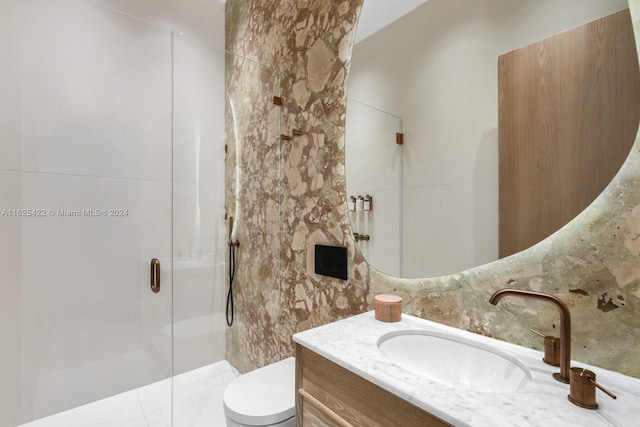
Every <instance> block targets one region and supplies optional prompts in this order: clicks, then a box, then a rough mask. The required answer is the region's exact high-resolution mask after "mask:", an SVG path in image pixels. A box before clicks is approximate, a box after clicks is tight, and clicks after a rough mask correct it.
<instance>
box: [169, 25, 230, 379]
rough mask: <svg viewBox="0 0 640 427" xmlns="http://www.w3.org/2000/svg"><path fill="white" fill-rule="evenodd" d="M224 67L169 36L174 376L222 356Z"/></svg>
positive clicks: (219, 56) (209, 50)
mask: <svg viewBox="0 0 640 427" xmlns="http://www.w3.org/2000/svg"><path fill="white" fill-rule="evenodd" d="M224 66H225V53H224V52H222V51H220V50H218V49H215V48H213V47H211V46H208V45H206V44H204V43H201V42H198V41H195V40H191V39H189V38H187V37H184V36H180V35H176V37H175V39H174V80H173V81H174V131H173V132H174V147H173V153H174V165H173V169H174V190H173V202H174V203H173V206H174V223H173V224H174V225H173V241H174V248H173V255H174V272H173V277H174V286H175V287H174V306H173V307H174V324H173V336H174V344H175V347H174V374H180V373H183V372H186V371H189V370H192V369H195V368H199V367H201V366H204V365H207V364H211V363H214V362H217V361H220V360H223V359H224V332H225V321H224V297H225V294H224V274H225V266H226V264H225V249H226V231H225V227H224V106H225V103H224V99H225V92H224ZM167 332H170V331H167ZM169 335H170V334H169Z"/></svg>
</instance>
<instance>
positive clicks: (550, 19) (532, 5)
mask: <svg viewBox="0 0 640 427" xmlns="http://www.w3.org/2000/svg"><path fill="white" fill-rule="evenodd" d="M399 4H400V5H404V12H408V13H406V14H405V15H404V16H402V17H400V18H399V19H396V18H397V16H393V13H391V12H389V13H387V12H385V10H384V7H385V6H388V7H390V8H391V9H402V6H399ZM627 7H628V3H627V1H626V0H480V1H477V0H428V1H423V0H394V1H390V0H364V5H363V11H362V14H361V22H360V23H359V27H358V31H359V33H357V35H356V43H355V45H354V48H353V53H352V60H351V68H350V74H349V85H348V100H347V117H346V138H345V140H346V142H345V157H346V158H345V163H346V184H347V198H348V203H347V206H348V209H349V216H350V219H351V224H352V228H353V231H354V235H355V237H356V240H358V244H359V247H360V249H361V251H362V253H363V254H364V256H365V257H366V258H367V260H368V262H369V263H370V264H371V265H372V266H374V267H375V268H377V269H378V270H380V271H382V272H384V273H387V274H389V275H392V276H399V277H407V278H418V277H433V276H441V275H446V274H452V273H455V272H459V271H462V270H465V269H468V268H471V267H474V266H478V265H482V264H485V263H487V262H491V261H494V260H496V259H498V258H499V257H500V256H504V255H508V253H506V254H505V253H504V252H503V253H501V250H500V249H499V246H500V245H499V234H500V233H499V228H502V223H500V225H499V211H500V212H501V214H502V215H503V218H506V217H510V216H511V215H514V216H515V215H516V214H518V215H521V214H522V212H515V210H516V209H512V211H508V210H507V211H506V212H507V213H506V214H505V213H504V212H505V211H504V210H503V208H504V207H505V205H506V206H508V205H509V203H508V202H507V201H505V200H507V199H506V197H507V196H505V195H504V194H505V193H504V192H503V191H502V190H499V189H500V188H503V187H504V186H505V183H509V182H516V181H518V182H520V181H521V180H523V179H525V178H523V177H522V176H519V175H518V172H519V171H522V170H523V168H520V167H518V168H516V169H517V170H515V171H511V175H502V174H503V169H504V166H505V165H506V164H512V160H510V159H509V158H507V160H505V159H504V158H503V157H502V156H503V152H506V151H507V150H504V147H503V146H502V144H503V142H502V140H503V139H507V138H504V135H505V134H509V133H510V134H512V135H513V134H515V135H517V137H516V138H515V140H518V141H520V140H522V142H518V143H519V144H522V145H523V146H529V145H527V144H530V142H531V141H529V140H527V139H526V138H524V139H523V138H520V135H521V134H522V133H523V132H520V130H519V128H518V126H522V123H524V124H525V125H526V123H527V122H528V116H527V115H531V117H532V118H533V116H535V115H537V114H538V112H539V111H546V109H548V110H549V111H550V112H547V113H546V114H548V115H550V116H553V114H554V112H553V111H554V110H553V108H548V105H555V104H553V103H554V102H556V101H554V100H553V99H551V98H549V99H544V102H546V103H547V104H544V105H547V107H545V106H544V105H543V104H542V103H540V104H537V103H538V102H539V100H538V99H537V98H534V97H533V95H536V96H537V95H539V94H540V93H541V92H544V91H545V88H549V87H551V86H549V84H550V83H552V82H554V81H555V80H554V79H555V77H553V76H552V75H549V76H547V80H546V81H545V77H544V76H543V77H542V78H541V80H539V81H538V80H535V82H534V83H532V82H533V81H534V76H533V74H534V73H532V72H531V73H530V72H529V69H530V68H527V67H529V66H528V65H527V67H522V66H521V67H520V68H518V67H514V66H512V65H513V64H511V63H510V62H509V63H507V62H508V61H505V63H507V64H506V65H505V67H507V66H512V68H510V69H509V70H508V72H510V73H512V75H515V76H522V75H523V74H527V76H528V77H529V79H528V80H527V79H520V80H517V79H515V80H514V79H513V78H511V79H509V77H508V76H507V77H505V76H504V75H502V74H501V77H500V78H501V79H504V81H505V82H508V83H504V84H502V83H501V84H502V85H503V86H504V87H503V86H500V88H499V79H498V74H499V67H498V62H499V58H500V57H501V56H505V54H508V53H510V52H518V50H519V49H521V48H524V47H526V46H531V45H532V44H534V43H538V42H540V41H542V40H546V39H548V38H550V37H552V36H555V35H558V34H560V33H564V32H566V31H567V30H570V29H575V28H576V27H580V26H582V25H584V24H586V23H589V22H592V21H594V20H597V19H600V18H603V17H605V16H610V15H612V14H615V13H617V12H620V11H622V10H623V9H625V8H627ZM412 8H413V9H412ZM411 9H412V10H411ZM409 10H410V11H409ZM376 16H377V17H380V16H383V17H384V16H387V17H388V19H387V21H384V20H382V21H380V22H378V23H377V24H375V23H374V24H371V21H375V17H376ZM393 19H396V20H395V21H394V22H391V23H389V21H390V20H393ZM600 27H603V30H602V31H604V27H607V28H606V29H607V30H609V25H608V24H607V25H604V24H603V25H601V26H596V27H594V28H595V31H592V30H588V31H590V33H588V34H591V33H593V34H595V36H594V37H600ZM372 28H373V29H372ZM629 28H630V23H629ZM361 29H362V31H364V32H365V34H361V33H360V31H361ZM376 29H378V30H377V31H376ZM611 31H614V32H615V31H618V29H617V28H612V29H611ZM575 37H576V41H573V42H567V43H564V42H562V43H564V44H566V46H564V45H563V46H556V45H554V44H553V43H556V42H551V43H552V44H551V45H540V46H543V47H538V46H534V49H533V50H531V51H529V52H528V54H529V55H530V58H533V60H532V63H536V61H537V63H542V64H544V65H549V63H550V60H548V58H550V57H551V54H552V53H553V52H556V51H558V49H560V48H562V49H573V48H575V46H576V44H579V43H582V41H581V40H582V39H580V37H582V36H580V35H578V36H575ZM589 37H590V36H589ZM630 37H631V43H632V44H633V45H632V46H631V48H630V49H634V48H635V44H634V42H633V36H632V35H630ZM614 39H615V37H614ZM545 43H546V42H545ZM562 43H560V44H562ZM615 43H617V41H616V42H615ZM616 46H617V45H616ZM605 48H606V47H605ZM536 49H537V50H536ZM632 52H633V50H632ZM629 56H630V57H631V58H633V59H634V60H635V57H634V56H633V55H629ZM505 57H506V58H510V57H507V56H505ZM518 58H520V57H518ZM559 58H564V56H562V55H561V54H560V56H559ZM518 61H520V63H522V62H523V60H522V59H518ZM565 62H566V61H565ZM510 64H511V65H510ZM564 65H565V66H567V67H576V66H575V64H564ZM501 66H502V65H501ZM554 67H555V65H554ZM594 67H595V69H596V72H594V73H592V74H593V76H595V77H593V78H595V79H599V78H600V77H599V74H598V73H599V72H600V71H598V70H600V69H602V68H603V66H602V64H596V65H594ZM635 67H636V69H637V61H636V62H635ZM569 69H570V70H573V69H571V68H569ZM636 71H637V70H636ZM500 73H503V72H502V70H501V71H500ZM571 73H574V71H571V72H570V73H569V75H570V76H571V79H574V80H579V79H578V77H579V76H578V74H580V73H582V74H588V73H589V72H588V71H585V70H584V69H576V71H575V73H576V74H575V76H574V75H573V74H571ZM504 74H505V75H506V73H504ZM529 74H531V76H529ZM543 74H544V73H543ZM605 74H606V73H605ZM615 84H620V83H619V82H618V83H615ZM507 86H509V87H508V88H507V89H506V90H505V92H504V93H508V96H507V95H503V89H504V88H505V87H507ZM515 86H520V87H529V89H531V87H533V90H530V91H529V93H527V96H531V98H527V99H528V101H527V102H524V103H523V102H522V100H521V99H520V98H522V97H523V96H524V95H520V93H521V92H515V91H513V90H512V89H513V87H515ZM589 86H590V85H589V84H586V87H589ZM580 90H581V89H580ZM622 92H624V90H623V91H622ZM525 93H526V91H525ZM580 93H581V94H582V93H583V92H580ZM532 94H533V95H532ZM599 95H601V94H592V93H589V92H584V95H579V96H582V97H587V96H592V97H595V96H599ZM499 99H500V102H499ZM514 99H516V101H518V102H521V104H524V105H525V106H527V107H528V108H530V110H527V111H526V112H524V113H522V114H521V115H520V118H519V120H520V122H518V123H520V124H517V125H516V126H515V130H514V128H513V126H512V128H510V130H509V129H508V127H503V122H506V121H511V122H513V121H512V120H511V119H510V118H509V119H508V120H505V119H501V125H500V127H499V106H500V108H501V110H500V117H503V116H502V114H503V113H506V114H511V113H512V112H513V111H515V110H518V111H519V110H522V107H521V106H520V104H518V105H516V104H509V102H513V100H514ZM593 99H596V98H593ZM597 99H601V98H597ZM593 102H596V101H593ZM589 105H591V104H589ZM598 108H601V109H603V108H604V107H602V106H599V107H598ZM604 109H606V108H604ZM586 110H588V111H586V112H585V111H579V112H577V113H576V114H574V115H573V116H572V117H571V120H573V121H575V122H576V123H577V124H576V126H578V125H579V124H581V123H589V122H591V123H592V124H593V123H596V124H595V125H593V126H598V127H600V128H601V127H607V126H608V127H612V126H611V124H607V123H601V122H602V121H603V120H600V119H598V120H600V122H599V121H598V120H593V119H589V114H591V113H590V112H589V111H591V110H592V108H591V107H590V106H587V107H586ZM558 114H560V113H558ZM562 114H564V113H562ZM509 117H511V116H509ZM532 121H533V120H532ZM537 121H538V122H542V123H544V117H543V118H542V119H541V118H540V117H538V119H537ZM627 121H631V122H633V125H632V127H637V117H636V118H634V117H630V120H627ZM616 126H617V125H616ZM505 129H507V130H505ZM585 129H586V128H585ZM592 130H593V129H591V130H589V129H586V130H585V132H591V131H592ZM635 131H636V129H635V128H634V129H633V130H632V131H629V132H628V133H629V135H631V136H630V137H625V138H619V137H616V138H615V139H616V140H619V139H625V141H622V144H623V145H624V147H623V148H622V149H621V150H622V152H621V154H618V155H617V158H616V159H614V161H613V162H614V163H615V166H613V167H612V169H613V170H612V171H611V173H610V174H609V175H607V176H608V178H605V179H608V180H610V179H611V178H612V177H613V176H614V175H615V172H616V171H617V170H618V169H619V167H620V166H621V165H622V163H623V162H624V159H625V158H626V156H627V154H628V152H629V150H630V148H631V144H632V143H633V139H634V137H635ZM528 132H530V133H531V132H533V133H536V134H540V135H541V137H540V138H541V139H544V138H545V135H544V132H542V133H541V132H538V131H536V130H528ZM550 132H551V133H553V132H556V131H555V130H554V131H550ZM573 133H575V132H573ZM499 134H500V135H501V136H500V138H499ZM519 138H520V139H519ZM499 139H500V144H501V145H500V149H499ZM534 139H535V138H534ZM578 139H579V138H578ZM605 139H607V138H605ZM547 140H549V141H550V143H551V144H555V145H556V146H558V145H562V144H564V143H565V138H564V136H562V135H561V136H559V137H558V136H557V135H556V136H555V137H554V138H550V137H549V138H547ZM604 142H605V143H609V141H604ZM618 145H619V144H618ZM536 150H537V151H536ZM589 150H591V149H590V148H589V149H588V150H586V151H589ZM605 150H608V148H607V147H606V146H605ZM618 151H620V150H618ZM538 152H541V153H542V154H544V152H545V148H540V149H533V151H532V152H529V153H527V152H526V150H525V151H523V150H520V151H517V153H516V154H513V153H512V154H510V156H514V157H513V162H515V161H520V162H522V161H523V160H524V161H529V162H533V163H534V169H535V168H538V170H539V172H540V171H543V170H544V167H545V165H544V163H545V160H544V159H542V160H541V158H540V157H537V156H538ZM567 156H570V157H572V156H573V155H567ZM555 157H561V156H555ZM499 158H500V161H499ZM562 160H563V159H562V158H556V159H555V160H554V161H559V162H560V163H550V165H552V166H549V167H553V168H554V170H556V171H557V170H561V169H562V168H563V163H562ZM565 160H566V159H565ZM499 163H501V165H499ZM513 164H516V163H513ZM499 166H500V167H499ZM572 167H573V166H572ZM512 169H513V168H512ZM578 169H580V166H578ZM499 170H500V173H499ZM592 172H593V170H592ZM581 173H582V172H581ZM584 173H585V174H587V175H591V174H590V172H589V171H584ZM578 176H579V175H578ZM505 177H506V178H505ZM528 179H531V180H534V183H535V184H538V185H539V184H542V183H543V181H541V180H542V179H543V178H542V177H541V175H539V176H538V177H533V178H531V177H529V178H528ZM578 180H579V181H580V179H578ZM499 182H500V184H499ZM607 182H608V181H607ZM555 184H558V185H561V184H562V185H564V184H563V183H561V182H558V183H556V182H554V183H552V185H555ZM523 185H524V186H521V187H519V188H520V189H522V188H525V189H527V188H529V187H527V185H528V184H526V183H525V184H523ZM545 185H546V184H544V185H542V187H543V189H545ZM605 185H606V182H605V183H604V184H602V186H601V188H600V189H599V190H598V192H599V191H602V189H604V186H605ZM543 193H545V192H544V191H543ZM515 194H516V195H519V196H522V197H523V198H527V197H528V198H529V202H530V203H534V204H536V206H537V207H540V208H541V209H542V210H545V211H548V212H552V211H554V210H558V211H559V210H560V207H561V205H562V202H563V201H564V199H566V197H564V196H562V197H560V196H553V193H552V192H548V196H545V194H534V192H532V193H531V194H528V190H515ZM367 196H369V198H367ZM596 196H597V193H596V194H595V195H593V196H591V198H590V199H589V201H588V202H587V204H588V203H590V202H591V201H592V200H593V199H595V197H596ZM360 197H361V199H360ZM509 197H513V195H511V196H509ZM558 198H560V199H562V200H558ZM499 199H500V202H499ZM367 202H368V203H367ZM499 206H500V209H499ZM585 207H586V204H585V205H584V206H582V207H581V209H584V208H585ZM577 213H579V211H578V212H576V213H575V214H577ZM575 214H574V215H575ZM525 220H527V221H529V223H530V224H533V223H534V222H535V219H526V215H525ZM561 221H562V222H561V223H559V224H552V225H551V229H548V227H547V229H545V230H544V231H543V232H542V233H543V234H544V233H546V234H544V235H542V236H541V237H540V238H539V239H538V240H542V239H543V238H544V237H546V236H548V235H549V234H551V233H553V232H554V231H556V230H557V229H559V228H560V227H561V226H562V225H564V224H566V222H568V219H566V218H565V219H562V220H561ZM526 226H527V225H525V226H524V227H526ZM504 234H507V233H503V235H504ZM538 240H536V241H538ZM500 241H501V240H500ZM534 243H535V242H528V243H526V246H530V245H531V244H534ZM501 245H502V243H501ZM524 248H525V247H521V248H520V249H518V250H521V249H524Z"/></svg>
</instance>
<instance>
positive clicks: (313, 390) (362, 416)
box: [296, 344, 451, 427]
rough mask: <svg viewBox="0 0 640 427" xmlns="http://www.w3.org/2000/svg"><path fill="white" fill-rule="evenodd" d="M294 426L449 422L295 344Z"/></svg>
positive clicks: (422, 426) (427, 426) (359, 426)
mask: <svg viewBox="0 0 640 427" xmlns="http://www.w3.org/2000/svg"><path fill="white" fill-rule="evenodd" d="M296 426H297V427H303V426H304V427H327V426H330V427H333V426H336V427H364V426H385V427H387V426H388V427H397V426H406V427H411V426H420V427H430V426H435V427H440V426H451V424H449V423H447V422H445V421H443V420H441V419H439V418H437V417H435V416H434V415H432V414H430V413H428V412H426V411H424V410H423V409H420V408H418V407H417V406H415V405H412V404H411V403H409V402H407V401H406V400H403V399H401V398H399V397H398V396H396V395H394V394H392V393H389V392H388V391H386V390H384V389H382V388H380V387H378V386H377V385H375V384H373V383H371V382H369V381H367V380H365V379H364V378H362V377H360V376H358V375H356V374H354V373H352V372H350V371H348V370H347V369H344V368H343V367H341V366H339V365H337V364H335V363H334V362H332V361H330V360H328V359H326V358H324V357H322V356H320V355H318V354H317V353H314V352H313V351H311V350H309V349H307V348H305V347H303V346H301V345H299V344H296Z"/></svg>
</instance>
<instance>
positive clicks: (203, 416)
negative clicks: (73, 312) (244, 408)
mask: <svg viewBox="0 0 640 427" xmlns="http://www.w3.org/2000/svg"><path fill="white" fill-rule="evenodd" d="M237 375H238V372H237V371H236V370H235V369H234V368H233V367H232V366H231V365H230V364H229V363H227V362H226V361H224V360H223V361H220V362H216V363H214V364H212V365H208V366H205V367H202V368H199V369H194V370H193V371H189V372H185V373H184V374H180V375H177V376H175V377H174V378H173V426H174V427H224V425H225V422H224V411H223V409H222V395H223V393H224V389H225V387H226V386H227V384H229V383H230V382H231V380H233V379H234V378H235V377H236V376H237ZM98 426H100V427H170V426H171V379H170V378H169V379H166V380H163V381H159V382H157V383H153V384H149V385H147V386H144V387H141V388H138V389H135V390H130V391H127V392H125V393H121V394H118V395H115V396H112V397H109V398H107V399H103V400H99V401H97V402H92V403H89V404H87V405H83V406H80V407H77V408H74V409H70V410H68V411H64V412H61V413H59V414H55V415H52V416H50V417H46V418H41V419H39V420H36V421H33V422H30V423H27V424H23V425H22V426H20V427H98Z"/></svg>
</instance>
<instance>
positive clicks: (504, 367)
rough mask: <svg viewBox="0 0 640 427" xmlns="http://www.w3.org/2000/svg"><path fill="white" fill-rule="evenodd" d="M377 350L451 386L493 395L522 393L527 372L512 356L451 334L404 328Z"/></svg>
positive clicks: (388, 336)
mask: <svg viewBox="0 0 640 427" xmlns="http://www.w3.org/2000/svg"><path fill="white" fill-rule="evenodd" d="M378 350H379V351H380V353H381V354H382V355H383V356H385V357H386V358H387V359H388V360H389V361H390V362H392V363H395V364H396V365H398V366H400V367H402V368H404V369H406V370H408V371H410V372H413V373H415V374H417V375H420V376H423V377H425V378H427V379H430V380H433V381H437V382H439V383H442V384H446V385H448V386H452V387H458V388H462V389H467V390H474V391H480V392H493V393H510V392H518V391H521V390H523V389H524V388H525V387H526V386H527V384H528V383H529V382H530V381H531V379H532V377H531V373H530V372H529V369H527V367H526V366H525V365H524V364H523V363H522V362H520V361H519V360H518V359H516V358H515V357H513V356H511V355H509V354H507V353H504V352H502V351H500V350H497V349H495V348H492V347H490V346H487V345H483V344H481V343H477V342H473V341H470V340H465V339H464V338H460V337H457V336H454V335H452V334H447V333H442V332H437V331H426V330H415V329H407V330H400V331H394V332H389V333H387V334H384V335H383V336H381V337H380V339H379V340H378Z"/></svg>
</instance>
